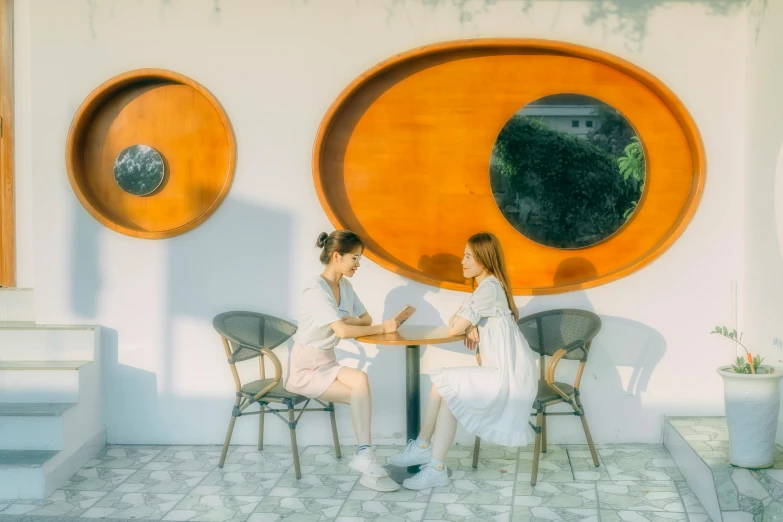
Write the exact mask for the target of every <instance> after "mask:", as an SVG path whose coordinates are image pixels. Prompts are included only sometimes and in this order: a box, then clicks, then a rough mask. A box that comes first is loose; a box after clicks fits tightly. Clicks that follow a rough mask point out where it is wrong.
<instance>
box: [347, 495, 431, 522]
mask: <svg viewBox="0 0 783 522" xmlns="http://www.w3.org/2000/svg"><path fill="white" fill-rule="evenodd" d="M426 509H427V503H426V502H396V501H392V500H348V501H346V502H345V504H344V505H343V508H342V509H341V510H340V516H339V517H337V520H338V522H339V521H342V520H351V521H354V520H363V521H366V520H384V521H391V520H400V521H407V522H418V521H419V520H421V519H422V518H423V517H424V512H425V510H426Z"/></svg>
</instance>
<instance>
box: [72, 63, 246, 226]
mask: <svg viewBox="0 0 783 522" xmlns="http://www.w3.org/2000/svg"><path fill="white" fill-rule="evenodd" d="M137 144H139V145H148V146H150V147H152V148H154V149H155V150H157V151H158V152H159V153H160V154H161V155H162V156H163V160H164V164H165V170H166V173H165V177H164V179H163V183H162V184H161V186H160V187H159V188H158V189H157V190H156V191H155V192H153V193H152V194H151V195H149V196H143V197H140V196H134V195H131V194H128V193H127V192H125V191H123V190H122V189H121V188H120V187H119V186H118V185H117V183H116V182H115V180H114V173H113V168H114V161H115V159H116V158H117V155H118V154H119V153H120V152H121V151H122V150H123V149H125V148H126V147H129V146H131V145H137ZM65 163H66V167H67V169H68V178H69V180H70V182H71V187H72V188H73V191H74V192H75V193H76V196H77V197H78V198H79V201H80V202H81V203H82V205H84V208H86V209H87V211H88V212H89V213H90V214H91V215H92V216H93V217H94V218H95V219H97V220H98V221H99V222H100V223H102V224H103V225H105V226H107V227H109V228H111V229H113V230H116V231H117V232H121V233H123V234H127V235H129V236H134V237H140V238H145V239H161V238H166V237H171V236H176V235H178V234H182V233H184V232H187V231H188V230H191V229H193V228H195V227H196V226H198V225H199V224H201V223H203V222H204V221H205V220H206V219H207V218H208V217H209V216H210V215H211V214H212V213H213V212H214V211H215V210H216V209H217V207H218V206H219V205H220V203H221V202H222V201H223V199H224V198H225V197H226V194H228V190H229V188H230V187H231V181H232V179H233V177H234V167H235V163H236V146H235V141H234V132H233V130H232V129H231V124H230V122H229V120H228V116H226V113H225V112H224V111H223V108H222V107H221V106H220V103H218V101H217V99H215V97H214V96H212V94H211V93H210V92H209V91H208V90H207V89H205V88H204V87H203V86H201V85H200V84H198V83H196V82H194V81H193V80H191V79H190V78H187V77H186V76H183V75H181V74H177V73H174V72H171V71H165V70H161V69H139V70H135V71H130V72H127V73H124V74H121V75H119V76H115V77H114V78H112V79H111V80H109V81H107V82H106V83H104V84H103V85H101V86H100V87H98V88H97V89H95V90H94V91H93V92H92V93H91V94H90V95H89V96H88V97H87V99H86V100H85V101H84V103H82V105H81V107H79V110H78V111H77V112H76V115H75V116H74V118H73V123H72V124H71V129H70V131H69V133H68V141H67V144H66V149H65Z"/></svg>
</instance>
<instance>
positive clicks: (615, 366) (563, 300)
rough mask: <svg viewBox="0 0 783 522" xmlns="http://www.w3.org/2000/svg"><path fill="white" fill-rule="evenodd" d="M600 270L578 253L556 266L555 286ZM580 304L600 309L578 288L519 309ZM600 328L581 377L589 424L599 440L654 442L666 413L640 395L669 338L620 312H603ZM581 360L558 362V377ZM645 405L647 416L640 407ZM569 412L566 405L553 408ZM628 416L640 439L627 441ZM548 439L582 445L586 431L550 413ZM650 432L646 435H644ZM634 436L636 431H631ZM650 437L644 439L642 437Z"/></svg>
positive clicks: (572, 372)
mask: <svg viewBox="0 0 783 522" xmlns="http://www.w3.org/2000/svg"><path fill="white" fill-rule="evenodd" d="M595 273H596V270H595V267H594V266H593V265H592V263H590V261H588V260H586V259H584V258H582V257H578V256H574V257H571V258H568V259H566V260H564V261H563V262H562V263H561V264H560V266H559V267H558V269H557V271H556V275H555V277H554V280H553V284H554V285H555V286H559V285H564V284H569V283H574V282H577V281H582V280H586V279H589V278H590V277H591V274H592V275H593V276H594V275H595ZM556 308H576V309H580V310H587V311H589V312H593V313H598V312H597V311H596V310H595V308H594V306H593V304H592V302H591V301H590V299H589V298H588V297H587V294H586V292H584V291H582V290H580V291H576V292H568V293H564V294H556V295H551V296H538V297H533V298H532V299H530V301H528V302H527V303H526V304H525V305H524V306H523V307H522V308H520V310H519V316H520V317H525V316H527V315H531V314H534V313H537V312H541V311H544V310H551V309H556ZM598 315H599V316H600V317H601V322H602V327H601V331H600V333H599V334H598V336H597V337H596V338H595V340H594V341H593V344H592V347H591V348H590V354H589V357H588V360H587V364H586V366H585V372H584V375H583V377H582V383H581V388H580V389H581V390H582V392H583V395H582V401H583V404H584V407H585V412H586V414H587V420H588V424H589V425H590V430H591V432H592V435H593V438H594V440H595V442H596V443H597V444H601V443H615V442H652V441H651V440H648V439H649V437H650V435H653V436H655V437H656V438H657V437H658V435H659V434H660V433H661V422H662V415H663V414H665V413H666V412H664V411H657V410H655V406H651V405H650V404H643V397H642V394H643V393H644V392H646V391H647V390H648V386H649V383H650V379H651V378H652V375H653V373H654V371H655V367H656V366H657V365H658V363H659V362H660V360H661V359H662V358H663V354H664V352H665V351H666V340H665V339H664V337H663V336H662V335H661V334H660V333H659V332H658V331H657V330H655V329H653V328H651V327H649V326H647V325H645V324H642V323H640V322H638V321H633V320H631V319H626V318H622V317H612V316H607V315H602V314H600V313H598ZM577 366H578V363H577V362H576V361H568V360H563V361H561V362H560V363H559V365H558V370H557V375H556V377H555V378H556V379H557V380H558V381H561V382H566V383H573V382H574V378H575V376H576V370H577ZM642 408H644V411H645V415H644V417H643V418H641V417H640V415H639V412H640V410H641V409H642ZM561 410H562V411H569V410H570V407H568V406H565V405H560V406H556V407H555V408H554V411H561ZM608 411H611V412H612V414H611V415H606V414H604V415H603V416H602V417H601V418H602V422H600V423H599V422H596V419H597V417H598V416H597V415H596V413H597V412H608ZM628 419H633V422H634V423H636V425H635V427H634V429H633V430H632V432H633V433H635V434H639V435H637V437H640V438H639V440H628V437H629V434H628V427H627V424H625V423H626V422H627V420H628ZM549 422H550V423H551V426H552V428H551V430H550V431H549V433H550V438H551V441H552V443H571V444H584V443H585V440H584V433H583V431H582V428H581V425H580V423H579V422H578V421H576V420H575V419H573V418H571V417H552V419H550V421H549ZM641 434H646V435H641ZM630 436H633V434H632V435H630ZM645 436H646V437H647V438H648V439H644V438H642V437H645Z"/></svg>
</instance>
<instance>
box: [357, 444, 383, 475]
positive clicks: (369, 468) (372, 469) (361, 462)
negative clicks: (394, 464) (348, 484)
mask: <svg viewBox="0 0 783 522" xmlns="http://www.w3.org/2000/svg"><path fill="white" fill-rule="evenodd" d="M348 467H349V468H351V469H352V470H354V471H358V472H359V473H361V474H363V475H370V476H371V477H388V476H389V472H388V471H386V470H385V469H384V468H383V466H381V465H380V464H379V463H378V458H377V457H376V456H375V453H373V451H372V450H371V449H367V450H364V451H362V452H361V453H359V454H358V455H354V457H353V459H351V462H349V463H348Z"/></svg>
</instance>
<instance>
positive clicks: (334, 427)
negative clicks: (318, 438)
mask: <svg viewBox="0 0 783 522" xmlns="http://www.w3.org/2000/svg"><path fill="white" fill-rule="evenodd" d="M329 407H330V408H331V410H330V411H329V417H330V418H331V419H332V437H333V438H334V454H335V455H336V456H337V458H338V459H341V458H343V454H342V452H341V451H340V437H338V436H337V420H336V419H335V416H334V403H333V402H330V403H329Z"/></svg>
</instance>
